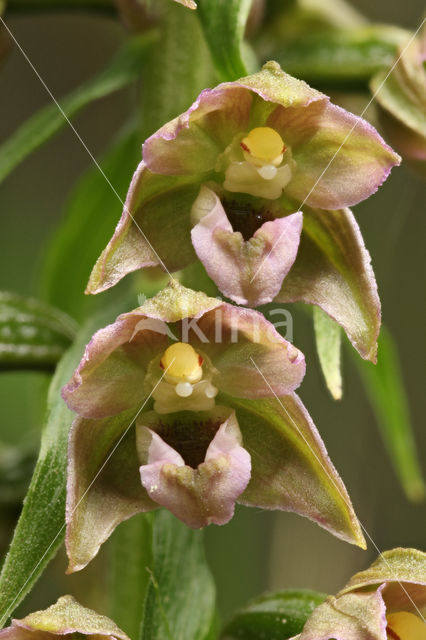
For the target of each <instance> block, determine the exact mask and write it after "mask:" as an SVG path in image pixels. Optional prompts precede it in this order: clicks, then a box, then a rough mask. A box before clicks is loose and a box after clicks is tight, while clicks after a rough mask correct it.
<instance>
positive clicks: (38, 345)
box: [0, 291, 77, 370]
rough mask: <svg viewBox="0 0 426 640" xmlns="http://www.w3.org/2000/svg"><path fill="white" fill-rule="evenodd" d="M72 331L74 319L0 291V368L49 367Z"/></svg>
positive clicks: (65, 346)
mask: <svg viewBox="0 0 426 640" xmlns="http://www.w3.org/2000/svg"><path fill="white" fill-rule="evenodd" d="M76 330H77V326H76V324H75V323H74V321H73V320H72V319H71V318H70V317H69V316H67V315H66V314H65V313H62V312H61V311H59V310H58V309H55V308H53V307H50V306H48V305H46V304H43V303H42V302H40V301H39V300H35V299H33V298H24V297H23V296H20V295H18V294H15V293H11V292H7V291H0V370H5V369H8V370H14V369H24V368H25V369H51V368H52V367H54V366H55V365H56V363H57V362H58V360H59V359H60V358H61V356H62V355H63V354H64V352H65V351H66V349H67V348H68V347H69V345H70V343H71V341H72V339H73V338H74V337H75V333H76Z"/></svg>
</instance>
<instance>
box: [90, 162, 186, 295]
mask: <svg viewBox="0 0 426 640" xmlns="http://www.w3.org/2000/svg"><path fill="white" fill-rule="evenodd" d="M198 189H199V184H198V182H196V183H195V184H194V178H193V177H191V178H190V179H188V178H180V177H178V178H176V177H173V176H163V175H157V174H153V173H151V171H149V170H148V169H147V168H146V165H145V163H144V162H141V163H140V164H139V166H138V167H137V169H136V171H135V173H134V175H133V179H132V182H131V184H130V187H129V191H128V193H127V197H126V201H125V204H124V208H123V213H122V216H121V218H120V221H119V222H118V225H117V227H116V229H115V231H114V235H113V236H112V238H111V240H110V241H109V243H108V245H107V246H106V248H105V249H104V251H103V252H102V254H101V255H100V257H99V258H98V260H97V262H96V264H95V266H94V267H93V270H92V273H91V275H90V279H89V283H88V285H87V289H86V293H92V294H95V293H99V292H101V291H104V290H105V289H109V288H110V287H112V286H114V285H115V284H117V282H119V281H120V280H121V279H122V278H124V276H125V275H127V274H128V273H131V272H133V271H136V270H138V269H143V268H146V267H157V266H159V267H161V268H162V269H163V270H168V271H169V272H173V271H176V270H178V269H182V268H183V267H185V266H187V265H188V264H190V263H191V262H192V261H193V260H194V258H195V255H194V252H193V249H192V246H191V241H190V236H189V234H190V230H191V226H190V219H189V211H190V209H191V204H192V202H193V201H194V199H195V197H196V194H197V191H198ZM176 237H179V239H180V244H179V251H176V247H175V239H176Z"/></svg>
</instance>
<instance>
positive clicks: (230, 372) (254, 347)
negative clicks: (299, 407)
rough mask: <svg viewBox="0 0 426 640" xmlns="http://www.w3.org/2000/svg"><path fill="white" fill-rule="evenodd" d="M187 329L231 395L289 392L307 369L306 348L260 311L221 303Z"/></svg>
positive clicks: (215, 379)
mask: <svg viewBox="0 0 426 640" xmlns="http://www.w3.org/2000/svg"><path fill="white" fill-rule="evenodd" d="M184 328H185V327H184ZM188 335H189V342H190V343H191V344H192V345H193V346H194V348H195V349H196V350H197V351H199V352H200V353H202V354H203V355H206V356H207V357H208V358H209V360H210V361H211V363H212V365H213V367H214V373H213V383H214V385H215V386H216V387H217V388H218V389H221V390H222V391H224V392H225V393H227V394H229V395H233V396H237V397H240V398H263V397H271V396H272V395H274V393H275V394H277V395H282V394H286V393H289V392H290V391H293V390H294V389H296V388H297V387H298V386H299V385H300V383H301V382H302V380H303V377H304V375H305V369H306V364H305V356H304V355H303V353H302V352H301V351H299V349H297V348H296V347H294V346H293V345H292V344H291V343H290V342H288V341H287V340H285V339H284V338H283V337H282V336H281V335H280V334H279V333H278V332H277V331H276V330H275V328H274V327H273V325H272V324H271V323H270V322H268V321H267V320H266V319H265V317H264V316H263V315H262V314H261V313H259V312H258V311H253V310H251V309H243V308H241V307H235V306H233V305H231V304H227V303H223V304H220V306H218V307H217V308H216V309H213V310H212V311H208V312H207V313H205V314H204V315H203V316H202V317H200V319H199V320H197V323H196V325H192V326H190V327H189V331H188ZM253 362H256V363H257V365H258V367H259V368H260V369H261V371H262V373H263V374H264V376H265V377H266V378H267V380H268V383H269V384H267V383H266V382H265V379H264V377H263V376H262V375H261V374H260V373H259V371H258V370H257V369H256V367H255V365H254V364H253Z"/></svg>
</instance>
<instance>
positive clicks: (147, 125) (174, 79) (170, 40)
mask: <svg viewBox="0 0 426 640" xmlns="http://www.w3.org/2000/svg"><path fill="white" fill-rule="evenodd" d="M157 4H158V7H159V8H162V9H163V11H164V15H163V19H162V31H161V35H160V39H159V42H158V43H157V45H156V46H155V47H153V49H152V52H151V54H150V63H149V65H146V66H145V67H144V69H143V74H142V100H141V115H142V118H141V124H142V135H141V138H142V140H145V139H146V138H147V137H148V136H150V135H151V134H152V133H154V131H156V130H157V129H158V128H159V127H161V126H163V125H164V124H165V123H166V122H167V121H168V120H171V119H172V118H174V117H175V116H177V115H179V114H180V113H182V112H183V111H186V109H187V108H188V107H189V105H190V104H191V102H193V101H194V100H195V98H196V97H197V95H198V94H199V93H200V91H202V90H203V89H204V88H205V87H208V86H211V85H212V84H214V81H213V71H212V65H211V60H210V54H209V51H208V48H207V46H206V43H205V40H204V37H203V32H202V30H201V27H200V24H199V22H198V19H197V15H196V13H197V12H196V11H188V9H187V8H186V7H183V6H180V5H178V4H175V3H172V2H171V1H170V0H163V1H162V2H160V0H156V5H157Z"/></svg>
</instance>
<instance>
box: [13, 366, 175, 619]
mask: <svg viewBox="0 0 426 640" xmlns="http://www.w3.org/2000/svg"><path fill="white" fill-rule="evenodd" d="M174 361H175V358H173V360H172V361H171V363H170V364H169V366H168V367H167V369H165V370H164V371H163V373H162V375H161V377H160V378H159V380H158V381H157V382H156V384H155V385H154V387H153V388H152V390H151V392H150V394H149V395H148V396H147V397H146V398H145V400H144V401H143V403H142V405H141V407H140V408H139V409H138V411H137V413H136V414H135V416H134V417H133V418H132V420H131V422H130V423H129V425H128V426H127V427H126V430H125V431H124V432H123V434H122V435H121V437H120V438H119V440H118V441H117V442H116V444H115V446H114V448H113V449H112V451H111V452H110V453H109V455H108V457H107V458H106V460H105V461H104V463H103V464H102V466H101V468H100V469H99V470H98V472H97V473H96V475H95V477H94V478H93V480H92V481H91V483H90V484H89V486H88V487H87V489H86V490H85V492H84V493H83V495H82V496H81V498H80V499H79V501H78V502H77V504H76V505H75V507H74V509H73V510H72V511H71V516H72V515H73V514H74V513H75V511H76V510H77V509H78V507H79V506H80V504H81V502H82V500H83V499H84V498H85V496H86V495H87V493H88V491H90V489H91V487H92V486H93V484H94V483H95V482H96V480H97V478H98V477H99V475H100V474H101V473H102V471H103V470H104V469H105V466H106V465H107V463H108V462H109V461H110V459H111V458H112V456H113V455H114V453H115V451H116V450H117V448H118V446H119V445H120V444H121V442H122V441H123V439H124V438H125V436H126V435H127V433H128V431H129V429H130V428H131V427H132V425H133V423H134V422H135V420H136V419H137V418H138V416H139V414H140V413H141V411H142V409H143V408H144V407H145V406H146V403H147V402H148V400H149V399H150V398H151V396H152V394H153V393H154V391H155V390H156V388H157V387H158V385H159V384H160V382H161V381H162V379H163V378H164V376H165V375H166V373H167V371H168V370H169V369H170V367H171V366H172V364H173V363H174ZM65 527H66V523H64V524H63V525H62V527H61V528H60V529H59V531H58V533H57V534H56V535H55V537H54V538H53V540H52V542H51V543H50V544H49V546H48V547H47V549H46V551H45V552H44V554H43V555H42V557H41V558H40V560H39V561H38V562H37V564H36V565H35V566H34V568H33V570H32V571H31V573H30V574H29V576H28V577H27V579H26V581H25V582H24V584H23V585H22V587H21V589H20V590H19V591H18V593H17V594H16V596H15V598H14V599H13V600H12V602H11V603H10V605H9V606H8V607H7V609H6V612H5V614H4V616H3V618H2V619H1V621H0V626H1V627H2V626H3V625H4V623H5V622H6V620H7V619H8V617H9V615H10V612H11V611H12V610H13V605H14V604H15V602H16V601H17V600H18V598H19V596H20V595H21V593H22V591H23V590H24V589H25V587H26V585H27V584H28V582H29V581H30V580H31V578H32V576H33V575H34V573H35V572H36V571H37V568H38V567H39V566H40V564H41V563H42V562H43V560H44V558H45V557H46V555H47V554H48V552H49V550H50V548H51V547H52V545H53V544H54V543H55V541H56V540H57V538H58V537H59V536H60V535H61V533H62V531H63V530H64V529H65Z"/></svg>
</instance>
